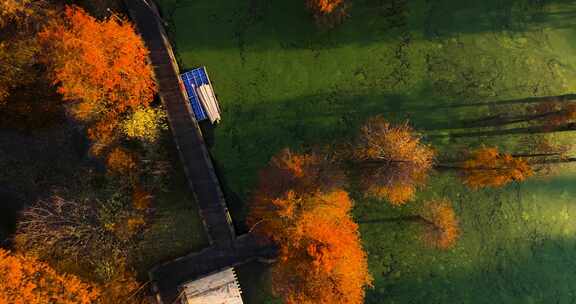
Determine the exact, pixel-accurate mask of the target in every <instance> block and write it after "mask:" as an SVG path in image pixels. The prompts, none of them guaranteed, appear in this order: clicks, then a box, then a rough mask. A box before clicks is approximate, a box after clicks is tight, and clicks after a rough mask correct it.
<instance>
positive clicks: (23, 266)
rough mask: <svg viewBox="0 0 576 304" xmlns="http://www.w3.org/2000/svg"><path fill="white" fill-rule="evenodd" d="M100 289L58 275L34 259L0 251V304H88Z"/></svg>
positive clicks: (97, 296)
mask: <svg viewBox="0 0 576 304" xmlns="http://www.w3.org/2000/svg"><path fill="white" fill-rule="evenodd" d="M99 296H100V290H99V289H98V288H97V287H96V286H94V285H90V284H88V283H84V282H82V281H81V280H80V279H78V278H77V277H75V276H73V275H67V274H59V273H57V272H56V271H55V270H54V269H52V268H51V267H50V266H49V265H48V264H46V263H43V262H41V261H38V260H37V259H36V258H34V257H30V256H26V255H21V254H12V253H10V252H8V251H6V250H4V249H2V248H0V303H6V304H8V303H10V304H45V303H59V304H92V303H97V302H98V300H99Z"/></svg>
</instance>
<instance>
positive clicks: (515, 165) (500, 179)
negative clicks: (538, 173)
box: [463, 147, 533, 189]
mask: <svg viewBox="0 0 576 304" xmlns="http://www.w3.org/2000/svg"><path fill="white" fill-rule="evenodd" d="M463 167H464V170H463V179H464V183H465V184H466V185H467V186H469V187H470V188H472V189H479V188H482V187H500V186H503V185H506V184H508V183H510V182H512V181H523V180H525V179H526V178H527V177H530V176H532V174H533V171H532V168H531V167H530V165H529V164H528V162H527V161H526V160H525V159H521V158H516V157H513V156H512V155H510V154H505V153H500V152H498V148H487V147H482V148H480V149H478V150H476V151H474V152H472V153H471V157H470V159H468V160H466V161H465V162H464V165H463Z"/></svg>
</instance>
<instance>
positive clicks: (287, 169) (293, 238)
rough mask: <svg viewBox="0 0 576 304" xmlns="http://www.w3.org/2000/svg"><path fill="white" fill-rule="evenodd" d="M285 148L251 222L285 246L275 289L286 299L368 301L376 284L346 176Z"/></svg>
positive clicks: (265, 175) (263, 180)
mask: <svg viewBox="0 0 576 304" xmlns="http://www.w3.org/2000/svg"><path fill="white" fill-rule="evenodd" d="M323 168H326V167H325V166H324V165H323V164H322V161H321V159H320V158H319V157H318V156H315V155H310V154H295V153H292V152H290V151H289V150H284V151H283V152H281V153H280V154H279V155H278V156H276V157H274V158H273V159H272V161H271V163H270V165H269V166H268V167H267V168H266V169H264V170H263V172H262V174H261V176H260V180H259V185H258V189H257V192H256V194H255V195H254V197H253V201H252V203H251V211H250V214H249V217H248V224H249V225H251V226H252V230H253V231H254V232H255V233H257V234H260V235H262V236H264V237H266V238H268V239H270V240H272V241H273V242H275V243H276V244H278V246H279V247H280V257H279V261H278V262H277V264H276V265H274V268H273V270H272V275H273V289H274V292H275V293H276V294H278V295H279V296H281V297H282V298H283V299H284V301H285V302H286V303H294V304H295V303H363V299H364V287H366V286H367V285H369V284H370V283H371V277H370V275H369V273H368V265H367V259H366V253H365V252H364V251H363V249H362V246H361V244H360V239H359V234H358V226H357V224H356V223H354V222H353V221H352V219H351V216H350V214H349V213H350V209H351V207H352V201H351V200H350V198H349V196H348V194H347V193H346V192H345V191H343V190H340V188H339V185H338V183H329V182H326V181H328V180H330V179H331V178H330V177H337V178H336V180H338V179H339V176H342V175H341V174H338V173H335V172H334V171H332V170H328V171H326V170H325V169H323Z"/></svg>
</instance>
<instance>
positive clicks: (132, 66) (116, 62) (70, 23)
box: [39, 7, 155, 113]
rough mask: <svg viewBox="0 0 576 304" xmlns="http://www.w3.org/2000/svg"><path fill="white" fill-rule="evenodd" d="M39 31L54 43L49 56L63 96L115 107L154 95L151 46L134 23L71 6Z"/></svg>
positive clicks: (138, 103)
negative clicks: (98, 17)
mask: <svg viewBox="0 0 576 304" xmlns="http://www.w3.org/2000/svg"><path fill="white" fill-rule="evenodd" d="M39 37H40V39H41V41H43V42H44V43H45V44H46V45H47V46H48V47H49V48H50V49H51V52H50V56H49V58H48V59H47V61H48V63H49V65H50V66H51V68H52V71H53V73H54V80H55V82H57V83H58V84H59V92H60V93H62V95H64V98H65V99H67V100H78V99H79V100H82V101H87V102H94V103H98V105H99V106H98V108H99V110H106V111H114V112H117V113H123V112H125V111H127V110H128V109H135V108H137V107H139V106H146V105H148V104H149V103H150V101H151V100H152V97H153V95H154V92H155V82H154V80H153V76H152V68H151V66H150V64H148V61H147V60H148V57H147V56H148V50H147V49H146V47H145V45H144V42H143V41H142V39H141V38H140V36H139V35H137V34H136V32H135V30H134V28H133V26H132V25H131V24H130V23H128V22H126V21H123V20H119V18H118V17H117V16H113V17H111V18H109V19H107V20H104V21H98V20H96V19H94V18H93V17H91V16H90V15H88V14H87V13H86V12H85V11H84V10H82V9H81V8H78V7H67V8H66V11H65V13H64V16H63V18H62V19H60V20H57V21H55V22H53V23H51V24H50V25H49V26H48V27H47V28H46V29H45V30H44V31H43V32H41V33H40V35H39Z"/></svg>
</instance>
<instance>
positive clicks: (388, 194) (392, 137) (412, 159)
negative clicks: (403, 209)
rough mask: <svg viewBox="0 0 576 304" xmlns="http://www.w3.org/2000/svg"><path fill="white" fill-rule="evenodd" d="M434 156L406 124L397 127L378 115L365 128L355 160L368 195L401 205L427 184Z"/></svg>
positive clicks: (362, 184)
mask: <svg viewBox="0 0 576 304" xmlns="http://www.w3.org/2000/svg"><path fill="white" fill-rule="evenodd" d="M434 154H435V153H434V151H433V150H432V148H431V147H430V146H428V145H426V144H424V143H422V142H421V140H420V136H418V135H417V134H415V133H414V130H413V129H412V128H411V127H410V126H409V125H408V124H407V123H404V124H401V125H397V126H394V125H391V124H390V123H388V122H387V121H386V120H385V119H384V118H383V117H382V116H376V117H372V118H370V119H368V121H367V122H366V124H364V126H362V128H361V131H360V135H359V137H358V139H357V140H356V142H355V145H354V147H353V152H352V157H353V160H354V163H355V164H354V165H355V167H357V168H358V169H359V170H360V174H361V176H360V179H361V186H362V187H363V188H364V190H365V192H366V194H367V195H369V196H373V197H377V198H385V199H387V200H388V201H389V202H390V203H392V204H393V205H402V204H404V203H406V202H407V201H409V200H411V199H413V198H414V195H415V193H416V189H417V188H418V187H419V186H423V185H424V184H425V182H426V180H427V177H428V173H429V171H430V169H432V166H433V163H434Z"/></svg>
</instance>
